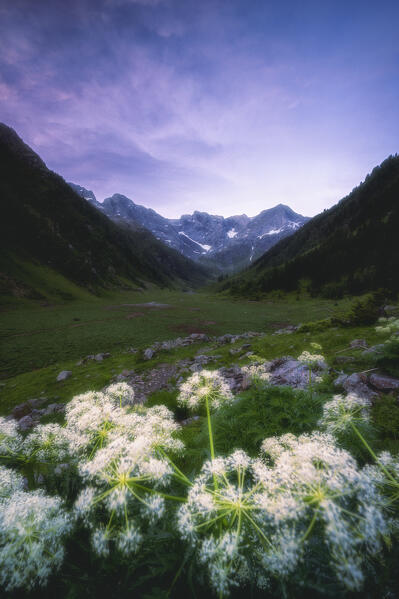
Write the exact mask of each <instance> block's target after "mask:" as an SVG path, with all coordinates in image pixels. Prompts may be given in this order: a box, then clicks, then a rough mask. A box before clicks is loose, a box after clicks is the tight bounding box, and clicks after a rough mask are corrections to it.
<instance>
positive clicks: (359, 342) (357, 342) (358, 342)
mask: <svg viewBox="0 0 399 599" xmlns="http://www.w3.org/2000/svg"><path fill="white" fill-rule="evenodd" d="M349 346H350V347H353V348H354V349H356V348H363V349H367V348H368V344H367V341H366V340H365V339H354V340H353V341H351V342H350V344H349Z"/></svg>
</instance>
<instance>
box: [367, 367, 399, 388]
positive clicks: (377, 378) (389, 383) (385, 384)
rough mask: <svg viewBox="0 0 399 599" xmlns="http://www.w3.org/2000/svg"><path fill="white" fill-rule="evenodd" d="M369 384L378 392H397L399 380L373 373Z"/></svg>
mask: <svg viewBox="0 0 399 599" xmlns="http://www.w3.org/2000/svg"><path fill="white" fill-rule="evenodd" d="M370 383H371V384H372V385H373V387H375V388H376V389H378V390H379V391H399V379H395V378H394V377H392V376H388V375H385V374H378V373H376V372H375V373H373V374H372V375H370Z"/></svg>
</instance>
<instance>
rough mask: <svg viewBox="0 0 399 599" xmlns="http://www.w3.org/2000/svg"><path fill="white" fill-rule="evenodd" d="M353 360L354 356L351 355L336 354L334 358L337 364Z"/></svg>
mask: <svg viewBox="0 0 399 599" xmlns="http://www.w3.org/2000/svg"><path fill="white" fill-rule="evenodd" d="M354 361H355V358H354V357H353V356H336V358H335V362H337V364H347V363H349V362H354Z"/></svg>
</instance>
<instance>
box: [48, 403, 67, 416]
mask: <svg viewBox="0 0 399 599" xmlns="http://www.w3.org/2000/svg"><path fill="white" fill-rule="evenodd" d="M62 412H65V405H64V404H62V403H51V404H49V405H48V406H47V408H46V409H45V411H44V414H45V416H50V415H52V414H60V413H62Z"/></svg>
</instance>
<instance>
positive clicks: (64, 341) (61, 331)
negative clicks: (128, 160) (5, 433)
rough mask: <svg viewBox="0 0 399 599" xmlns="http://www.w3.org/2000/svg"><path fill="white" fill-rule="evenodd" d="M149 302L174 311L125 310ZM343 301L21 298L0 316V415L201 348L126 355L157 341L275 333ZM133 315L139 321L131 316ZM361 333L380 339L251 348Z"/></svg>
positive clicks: (283, 339)
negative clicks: (96, 357) (61, 377)
mask: <svg viewBox="0 0 399 599" xmlns="http://www.w3.org/2000/svg"><path fill="white" fill-rule="evenodd" d="M149 301H158V302H162V303H167V304H169V305H170V306H172V307H171V308H167V309H149V308H141V307H133V306H126V305H123V304H130V303H145V302H149ZM345 304H346V302H340V305H336V306H335V305H334V303H333V302H331V301H327V300H309V299H302V300H300V301H296V300H293V299H290V298H289V297H286V298H285V299H281V300H274V301H273V300H268V301H265V302H248V301H233V300H231V299H226V298H221V297H216V298H215V297H214V296H211V295H208V294H205V293H196V294H186V293H178V292H173V291H160V290H159V289H156V288H154V289H153V290H152V291H147V292H143V293H138V292H136V293H133V292H125V293H120V294H118V295H108V296H106V297H102V298H97V299H94V300H91V301H83V300H81V301H76V302H69V303H66V304H64V305H62V304H54V305H46V306H43V305H40V303H37V302H34V303H33V302H26V301H25V302H24V301H21V303H20V305H19V306H18V307H16V306H14V307H13V308H10V307H8V309H6V310H3V311H2V312H1V313H0V333H1V336H2V343H1V354H0V361H1V364H2V386H1V387H0V411H1V412H2V413H6V412H7V411H8V410H9V409H10V408H11V407H12V406H13V405H16V404H18V403H21V402H23V401H26V400H27V399H30V398H33V397H38V396H39V395H40V394H44V395H45V396H46V397H48V398H50V399H52V400H55V401H67V400H69V399H70V398H71V397H72V396H73V395H74V394H76V393H78V392H83V391H86V390H88V389H90V388H92V389H93V388H101V387H103V386H104V385H105V384H107V383H108V382H109V380H110V378H111V377H112V376H113V375H115V374H116V373H119V372H121V371H122V370H124V369H135V370H138V369H142V368H147V367H153V366H154V365H156V364H157V362H162V361H170V360H172V361H173V360H175V359H180V358H181V357H183V356H185V355H194V354H195V353H197V352H198V351H199V350H200V348H201V346H200V345H197V344H195V345H193V346H191V347H190V348H183V349H180V350H177V351H175V352H168V353H163V354H161V355H160V356H159V357H157V358H156V359H154V360H151V362H145V363H143V362H142V360H141V356H140V355H139V354H136V355H134V354H131V353H127V352H126V350H127V348H129V347H132V346H133V347H135V348H138V349H143V348H145V347H146V346H148V345H150V344H151V343H152V342H154V341H155V340H162V339H170V338H175V337H178V336H185V335H187V334H190V333H191V332H195V331H197V332H198V331H203V332H206V333H209V334H210V335H221V334H223V333H226V332H231V333H240V332H244V331H248V330H255V331H264V332H272V331H273V330H274V329H276V328H279V327H281V326H284V325H286V324H290V323H299V322H306V321H309V320H317V319H319V318H322V317H323V316H326V315H330V314H331V313H332V312H333V311H334V310H338V309H342V308H343V307H344V306H345ZM132 314H136V316H134V317H133V318H128V316H129V315H132ZM137 314H142V315H141V316H140V315H137ZM210 323H215V324H210ZM366 333H367V335H368V337H369V339H368V340H369V342H370V343H373V342H378V337H377V336H376V334H375V333H373V331H372V330H371V329H370V328H365V329H364V328H360V329H342V330H338V329H337V330H336V331H331V330H329V331H326V332H324V333H320V334H318V335H316V336H314V335H313V336H310V334H305V333H304V334H300V335H298V334H296V335H282V336H271V335H270V336H267V337H265V338H264V339H263V340H262V341H256V342H255V343H254V344H253V345H254V347H255V348H258V345H259V344H260V347H259V351H261V354H262V355H264V357H266V358H272V357H275V356H279V355H284V354H287V353H292V354H293V355H296V354H297V353H300V351H302V348H303V345H304V343H306V341H308V340H312V339H313V338H316V339H317V340H320V341H321V343H322V344H323V346H325V347H326V348H327V350H328V348H329V347H331V350H330V351H331V352H335V351H337V350H341V349H343V348H345V346H346V345H347V344H348V341H349V340H351V339H353V338H354V337H357V336H362V335H363V336H364V334H366ZM228 350H229V346H227V347H222V348H218V349H217V350H216V353H218V354H221V355H222V359H221V361H220V362H219V365H221V364H229V363H231V362H232V361H233V358H232V357H231V356H229V354H228ZM104 351H110V352H111V357H110V358H107V359H105V360H104V361H103V362H100V363H98V362H92V361H90V362H88V363H87V364H86V365H84V366H76V362H77V360H78V359H80V358H82V357H84V356H85V355H87V354H93V353H98V352H104ZM256 351H257V349H256ZM61 370H71V371H72V373H73V374H72V376H71V378H69V379H68V380H67V381H65V382H64V383H57V382H56V376H57V374H58V373H59V372H60V371H61Z"/></svg>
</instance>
